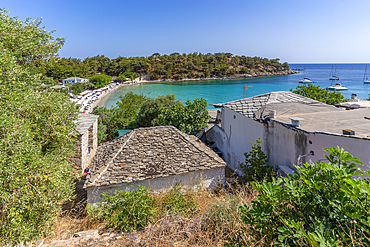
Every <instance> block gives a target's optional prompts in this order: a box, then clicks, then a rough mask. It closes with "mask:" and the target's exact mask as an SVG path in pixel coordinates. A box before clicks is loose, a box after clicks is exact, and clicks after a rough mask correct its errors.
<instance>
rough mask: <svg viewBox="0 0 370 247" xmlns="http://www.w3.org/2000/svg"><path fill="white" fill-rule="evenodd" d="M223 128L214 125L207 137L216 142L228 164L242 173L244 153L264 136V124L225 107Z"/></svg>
mask: <svg viewBox="0 0 370 247" xmlns="http://www.w3.org/2000/svg"><path fill="white" fill-rule="evenodd" d="M221 124H222V127H221V128H222V129H221V128H219V127H218V126H214V127H213V128H212V129H211V130H209V131H208V132H207V139H208V140H212V141H214V142H215V143H216V145H217V147H218V148H219V149H220V150H221V152H222V158H223V160H224V161H225V162H226V163H227V165H228V166H229V167H230V168H231V169H233V170H234V171H236V172H237V173H238V174H239V175H242V174H243V173H242V171H241V170H240V164H241V163H244V162H245V156H244V153H246V152H249V151H251V150H252V144H251V143H250V142H253V143H255V142H256V140H257V139H258V137H261V138H262V137H263V131H264V128H265V127H264V124H263V123H259V122H256V121H254V120H252V119H249V118H246V117H245V116H244V115H242V114H240V113H237V112H234V111H232V110H230V109H228V108H224V109H223V112H222V122H221Z"/></svg>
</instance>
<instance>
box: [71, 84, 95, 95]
mask: <svg viewBox="0 0 370 247" xmlns="http://www.w3.org/2000/svg"><path fill="white" fill-rule="evenodd" d="M66 86H67V87H68V88H69V90H70V91H71V92H72V93H73V94H74V95H77V94H80V93H82V92H83V91H85V90H88V89H90V90H91V89H94V88H95V85H93V84H91V83H89V82H83V83H75V84H68V85H66Z"/></svg>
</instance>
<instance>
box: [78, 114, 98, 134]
mask: <svg viewBox="0 0 370 247" xmlns="http://www.w3.org/2000/svg"><path fill="white" fill-rule="evenodd" d="M98 118H99V116H98V115H92V114H82V113H80V114H78V120H77V125H76V129H77V131H78V133H80V134H81V135H83V134H85V133H86V132H87V131H88V129H89V128H90V127H91V125H93V123H95V121H96V120H97V119H98Z"/></svg>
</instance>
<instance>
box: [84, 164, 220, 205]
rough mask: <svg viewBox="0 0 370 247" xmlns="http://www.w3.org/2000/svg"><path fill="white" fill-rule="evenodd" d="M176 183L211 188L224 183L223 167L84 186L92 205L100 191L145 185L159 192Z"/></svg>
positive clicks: (130, 188)
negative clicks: (141, 179) (128, 181)
mask: <svg viewBox="0 0 370 247" xmlns="http://www.w3.org/2000/svg"><path fill="white" fill-rule="evenodd" d="M176 183H181V184H182V185H185V186H186V185H188V186H202V187H203V188H207V189H210V190H213V189H215V187H216V186H217V185H219V184H222V185H223V184H224V183H225V168H224V167H221V168H216V169H211V170H203V171H197V172H189V173H184V174H180V175H176V176H169V177H162V178H154V179H147V180H143V181H138V182H132V183H122V184H116V185H112V186H101V187H88V188H86V190H87V203H89V204H90V203H92V204H93V205H94V204H96V203H97V202H99V201H100V198H99V197H100V194H101V193H102V192H109V193H113V192H114V191H116V190H123V191H132V190H136V189H137V186H138V185H141V186H145V187H148V188H151V189H152V190H153V191H155V192H159V191H164V190H168V189H170V188H171V187H172V186H174V185H175V184H176Z"/></svg>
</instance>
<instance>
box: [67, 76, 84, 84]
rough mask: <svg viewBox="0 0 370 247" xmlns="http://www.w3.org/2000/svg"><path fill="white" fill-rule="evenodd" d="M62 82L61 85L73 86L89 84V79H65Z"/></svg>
mask: <svg viewBox="0 0 370 247" xmlns="http://www.w3.org/2000/svg"><path fill="white" fill-rule="evenodd" d="M62 82H63V85H64V84H65V83H69V84H75V83H84V82H89V79H86V78H81V77H69V78H67V79H64V80H63V81H62Z"/></svg>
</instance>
